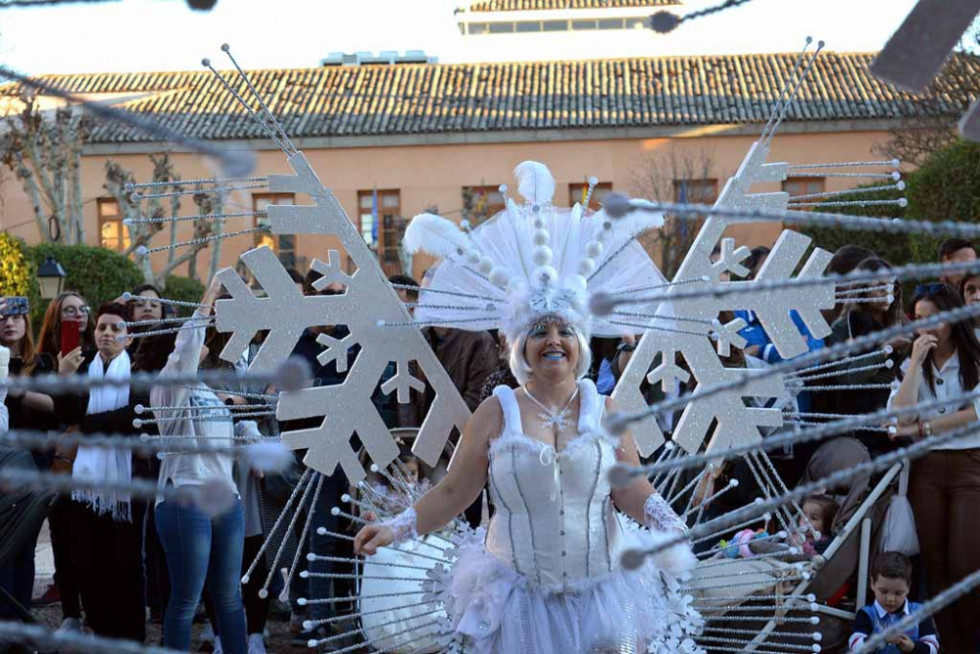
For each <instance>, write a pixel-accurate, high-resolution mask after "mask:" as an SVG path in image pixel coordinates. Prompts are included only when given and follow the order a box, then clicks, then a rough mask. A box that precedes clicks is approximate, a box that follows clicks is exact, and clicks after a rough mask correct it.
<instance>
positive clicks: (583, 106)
mask: <svg viewBox="0 0 980 654" xmlns="http://www.w3.org/2000/svg"><path fill="white" fill-rule="evenodd" d="M873 57H874V55H872V54H867V53H826V54H822V55H821V56H820V57H819V58H818V59H817V61H816V63H815V64H814V66H813V69H812V70H811V71H810V74H809V75H808V77H807V79H806V80H805V81H804V82H803V85H802V87H801V88H800V92H799V95H798V100H797V102H795V103H794V104H793V106H791V107H790V109H789V111H788V112H787V115H786V123H787V124H788V125H792V124H794V123H805V124H806V125H807V126H808V129H820V125H824V128H825V129H830V130H833V129H834V125H836V124H839V123H841V122H842V121H845V122H847V123H848V124H850V125H852V126H853V125H857V124H860V123H862V122H866V123H869V124H870V123H875V124H879V125H880V124H883V123H894V122H895V121H901V120H905V119H910V118H918V117H922V116H923V115H928V114H935V113H941V114H949V115H956V114H959V113H962V112H963V110H964V109H965V108H966V107H968V106H969V104H970V101H971V100H972V98H973V95H971V93H970V92H969V91H968V90H967V89H966V88H964V86H963V85H962V81H961V80H958V79H951V78H948V77H940V78H939V80H938V81H937V85H936V89H935V93H934V94H933V95H931V96H930V98H929V101H928V102H922V101H921V99H920V98H917V97H916V96H914V95H913V94H910V93H907V92H904V91H901V90H899V89H896V88H895V87H892V86H890V85H888V84H885V83H883V82H881V81H879V80H878V79H877V78H875V77H873V76H872V75H871V74H870V73H869V72H868V65H869V64H870V62H871V61H872V59H873ZM796 59H797V55H796V54H771V55H725V56H697V57H664V58H642V59H641V58H635V59H618V60H591V61H565V62H543V63H539V62H519V63H490V64H423V65H417V64H405V65H379V66H339V65H338V66H323V67H319V68H305V69H283V70H257V71H252V72H250V73H249V75H250V77H251V79H252V81H253V83H254V85H255V86H256V88H257V89H258V90H259V92H260V93H261V94H262V95H263V97H264V98H265V99H266V102H267V103H268V104H269V106H270V107H271V108H272V110H273V111H274V112H275V113H276V115H277V116H278V117H279V119H280V121H281V122H282V123H283V125H284V127H285V128H286V130H287V132H288V133H289V134H291V135H292V136H293V137H294V138H296V139H299V140H300V141H302V140H303V139H341V140H343V141H344V142H348V141H349V142H353V141H356V140H357V139H360V138H372V139H375V140H377V139H384V138H389V137H398V138H399V140H400V141H401V142H411V141H413V140H424V141H425V142H429V143H432V142H445V143H452V142H460V141H462V140H466V139H468V138H474V137H477V138H479V139H480V140H481V141H483V142H493V141H512V140H514V139H515V138H519V135H520V134H529V133H534V134H537V135H540V136H541V137H544V138H548V139H550V140H564V139H567V138H569V136H568V135H569V134H570V132H569V130H575V134H576V136H575V138H579V136H578V135H580V134H581V133H582V130H587V131H588V132H589V133H590V134H591V135H594V136H595V137H609V138H616V135H617V134H619V133H623V132H624V131H628V132H629V134H631V135H633V136H642V135H649V136H654V135H658V134H665V133H670V132H671V131H676V130H678V129H686V128H691V127H709V126H711V127H719V126H742V127H741V128H743V129H744V128H745V127H744V126H746V125H759V124H762V123H764V122H765V121H766V119H767V118H768V116H769V112H770V107H771V105H772V103H773V102H774V100H775V98H777V97H778V96H779V92H780V89H781V88H782V86H783V85H784V84H786V82H787V80H788V78H789V75H790V71H791V70H792V68H793V65H794V63H795V61H796ZM965 61H966V63H967V70H972V74H973V76H974V77H975V78H976V79H980V59H977V58H970V59H966V60H965ZM226 77H229V75H228V74H226ZM43 80H44V81H45V82H46V83H47V84H50V85H52V86H55V87H58V88H61V89H63V90H66V91H68V92H70V93H74V94H78V95H82V96H85V97H87V98H89V99H99V98H105V99H111V100H112V101H114V103H115V104H116V105H117V106H119V107H123V108H125V109H126V110H128V111H131V112H134V113H138V114H141V115H145V116H147V117H151V118H153V119H155V120H158V121H162V122H164V123H165V124H166V125H167V126H168V127H170V128H171V129H174V130H176V131H179V132H181V133H183V134H186V135H188V136H192V137H194V138H200V139H214V140H242V139H245V140H251V139H264V133H263V131H262V129H261V127H259V126H258V125H256V124H255V123H254V122H253V121H252V120H251V119H250V117H249V116H248V115H247V113H246V112H245V111H244V110H243V109H242V108H241V107H239V106H238V105H237V104H236V103H234V102H232V101H231V100H230V99H229V98H228V96H227V94H226V93H224V92H223V90H222V87H221V83H220V82H219V81H218V80H216V79H215V78H214V77H213V76H212V74H211V73H210V72H208V71H200V72H179V73H136V74H129V73H103V74H84V75H50V76H45V77H43ZM0 89H2V92H4V93H7V94H11V93H15V92H16V90H17V87H16V86H15V85H6V86H3V87H0ZM243 90H244V89H243ZM748 129H755V128H752V127H749V128H748ZM148 139H149V137H148V136H146V135H145V134H142V133H140V132H139V131H138V130H137V129H135V128H133V127H130V126H128V125H123V124H117V123H111V124H100V125H98V126H97V127H96V128H95V130H94V132H93V134H92V138H91V142H92V143H98V144H123V143H132V144H135V143H140V142H145V141H147V140H148Z"/></svg>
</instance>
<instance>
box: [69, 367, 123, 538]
mask: <svg viewBox="0 0 980 654" xmlns="http://www.w3.org/2000/svg"><path fill="white" fill-rule="evenodd" d="M88 377H89V379H91V380H101V379H115V380H120V381H127V380H129V378H130V361H129V354H127V353H126V351H125V350H123V351H122V352H121V353H120V354H119V355H118V356H117V357H116V358H115V359H113V360H112V361H111V362H110V363H109V369H108V370H106V369H105V365H104V364H103V362H102V355H101V354H96V355H95V358H94V359H92V363H91V365H89V368H88ZM127 404H129V384H128V383H127V384H119V385H111V386H93V387H92V388H90V389H89V396H88V409H87V410H86V411H85V415H92V414H95V413H103V412H105V411H113V410H115V409H121V408H122V407H124V406H126V405H127ZM71 476H72V479H78V480H82V481H88V482H95V483H97V484H98V483H104V484H106V485H107V486H110V487H111V486H113V485H116V484H124V485H128V484H129V482H130V481H132V478H133V456H132V452H131V451H130V450H128V449H121V448H115V447H90V446H87V445H80V446H79V447H78V454H77V455H76V457H75V465H74V466H73V467H72V472H71ZM71 498H72V499H73V500H76V501H78V502H83V503H85V504H87V505H88V506H89V507H90V508H91V509H92V510H93V511H95V512H96V513H97V514H98V515H104V514H106V513H110V512H111V513H112V519H113V520H115V521H116V522H131V521H132V519H133V518H132V510H131V507H130V495H129V493H128V492H126V491H120V490H117V489H113V488H98V487H96V488H86V489H77V490H73V491H72V493H71Z"/></svg>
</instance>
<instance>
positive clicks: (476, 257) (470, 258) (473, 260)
mask: <svg viewBox="0 0 980 654" xmlns="http://www.w3.org/2000/svg"><path fill="white" fill-rule="evenodd" d="M466 263H468V264H470V265H473V266H475V265H476V264H478V263H480V251H479V250H477V249H476V248H470V249H469V251H467V253H466Z"/></svg>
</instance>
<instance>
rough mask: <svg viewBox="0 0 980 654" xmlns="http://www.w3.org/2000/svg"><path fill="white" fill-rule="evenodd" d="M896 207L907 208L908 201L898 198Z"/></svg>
mask: <svg viewBox="0 0 980 654" xmlns="http://www.w3.org/2000/svg"><path fill="white" fill-rule="evenodd" d="M898 206H900V207H907V206H909V201H908V200H907V199H905V198H899V199H898Z"/></svg>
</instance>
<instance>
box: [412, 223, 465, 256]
mask: <svg viewBox="0 0 980 654" xmlns="http://www.w3.org/2000/svg"><path fill="white" fill-rule="evenodd" d="M402 244H403V245H404V247H405V250H406V251H408V252H411V253H413V254H414V253H415V252H419V251H422V252H427V253H428V254H431V255H434V256H437V257H443V258H449V257H454V256H457V255H458V254H459V251H460V250H462V251H463V252H467V251H468V250H469V249H470V248H472V247H473V244H472V242H471V241H470V237H469V236H468V235H467V234H466V233H465V232H463V231H462V230H461V229H460V228H459V227H458V226H457V225H456V223H454V222H453V221H451V220H449V219H447V218H443V217H442V216H437V215H435V214H432V213H420V214H418V215H417V216H415V217H414V218H412V221H411V222H410V223H408V228H407V229H406V230H405V238H404V239H403V240H402Z"/></svg>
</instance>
